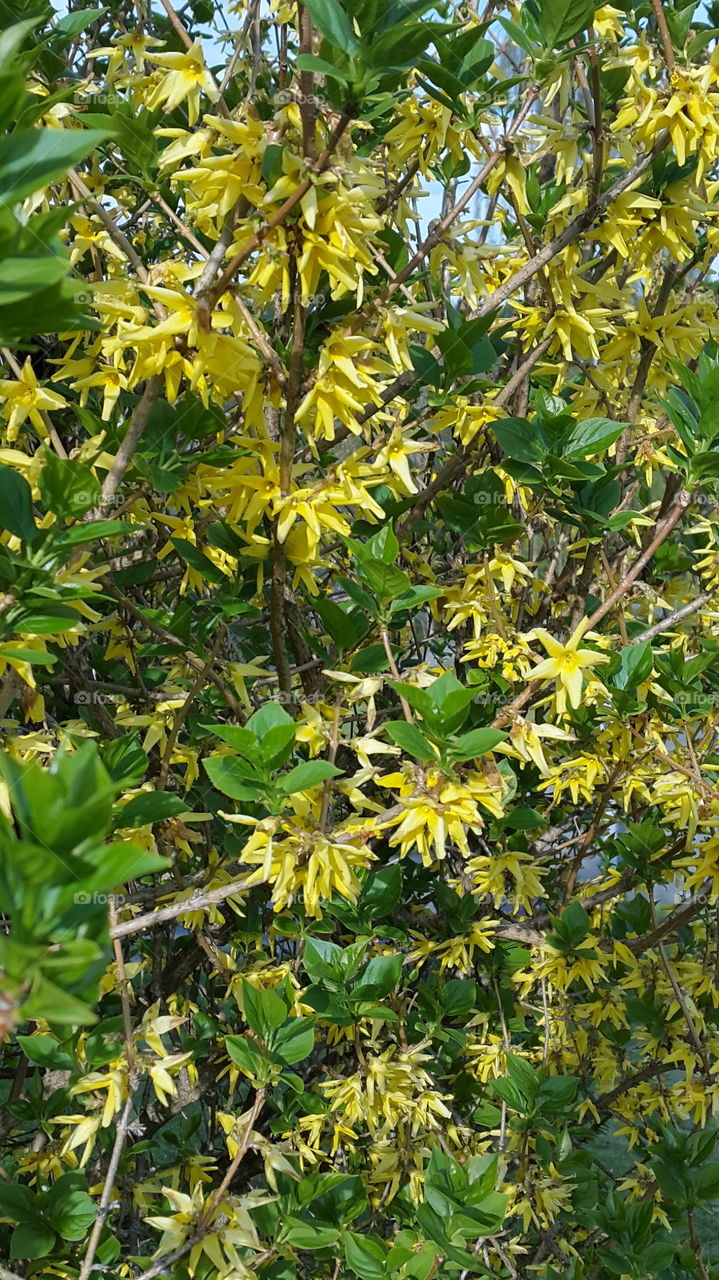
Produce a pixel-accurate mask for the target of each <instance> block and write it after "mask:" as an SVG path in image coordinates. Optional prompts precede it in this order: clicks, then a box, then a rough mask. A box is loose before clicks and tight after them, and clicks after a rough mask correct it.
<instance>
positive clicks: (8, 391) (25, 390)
mask: <svg viewBox="0 0 719 1280" xmlns="http://www.w3.org/2000/svg"><path fill="white" fill-rule="evenodd" d="M0 398H2V399H3V400H4V401H5V403H4V405H3V408H2V414H3V417H4V418H5V419H6V421H7V424H8V427H7V439H8V440H17V437H18V433H19V431H20V428H21V426H22V425H23V423H24V422H25V421H27V419H28V418H29V419H30V421H31V423H32V425H33V426H34V428H35V430H36V431H37V432H39V434H40V435H41V436H42V437H43V439H44V438H45V437H46V436H47V434H48V431H47V427H46V425H45V423H44V422H43V419H42V414H43V412H44V411H47V410H48V409H65V408H67V400H64V399H63V397H62V396H59V395H58V394H57V392H55V391H47V390H46V389H45V388H44V387H41V386H40V385H39V383H38V380H37V378H36V377H35V371H34V369H33V367H32V364H31V361H30V357H29V356H28V358H27V360H26V361H25V363H24V365H23V367H22V370H21V373H20V377H19V378H17V379H15V378H8V379H5V378H4V379H2V380H0Z"/></svg>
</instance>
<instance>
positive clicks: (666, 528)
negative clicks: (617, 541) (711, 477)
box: [586, 492, 691, 631]
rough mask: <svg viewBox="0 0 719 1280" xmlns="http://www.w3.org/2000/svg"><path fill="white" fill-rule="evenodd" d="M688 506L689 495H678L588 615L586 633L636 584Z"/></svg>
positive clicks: (689, 502) (689, 503)
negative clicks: (615, 583) (618, 579)
mask: <svg viewBox="0 0 719 1280" xmlns="http://www.w3.org/2000/svg"><path fill="white" fill-rule="evenodd" d="M690 505H691V495H690V494H688V493H684V492H683V493H680V495H679V497H678V498H677V501H676V502H675V503H674V506H673V507H672V508H671V510H670V511H669V513H668V515H667V516H665V518H664V520H662V521H661V523H660V524H658V525H657V531H656V533H655V535H654V537H653V538H652V540H651V542H650V543H649V546H648V547H646V548H645V550H644V551H643V552H642V554H641V555H640V556H637V559H636V560H635V561H634V564H633V565H632V567H631V569H630V570H629V572H628V573H626V574H625V575H624V577H623V578H622V581H621V582H620V583H619V584H618V586H616V587H615V588H614V590H613V591H612V592H610V594H609V595H608V597H607V599H606V600H605V601H604V603H603V604H600V605H599V608H598V609H595V610H594V613H592V614H591V615H590V617H589V618H588V620H587V625H586V630H587V631H591V630H592V629H593V628H594V627H595V626H596V625H597V623H598V622H601V620H602V618H604V617H605V616H606V615H607V614H608V613H609V612H610V610H612V609H613V608H614V606H615V604H616V603H617V600H621V598H622V596H624V595H626V594H627V592H628V591H629V589H630V587H632V586H633V585H634V583H635V582H636V580H637V578H638V577H639V575H640V573H641V572H642V569H643V568H644V567H645V565H647V564H648V563H649V561H650V560H651V558H652V556H653V555H654V552H655V551H657V550H658V549H659V547H660V546H661V545H662V543H663V542H666V540H667V538H668V537H669V534H670V533H671V531H672V529H673V528H674V526H675V525H676V524H677V523H678V522H679V520H680V519H681V517H682V516H683V515H684V512H685V511H686V510H687V508H688V507H689V506H690Z"/></svg>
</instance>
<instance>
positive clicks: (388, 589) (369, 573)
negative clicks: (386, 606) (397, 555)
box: [357, 557, 411, 601]
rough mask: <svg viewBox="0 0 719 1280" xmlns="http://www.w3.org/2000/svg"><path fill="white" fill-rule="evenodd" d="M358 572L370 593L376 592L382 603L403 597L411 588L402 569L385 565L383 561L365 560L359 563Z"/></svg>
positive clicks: (369, 558)
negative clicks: (396, 597) (395, 597)
mask: <svg viewBox="0 0 719 1280" xmlns="http://www.w3.org/2000/svg"><path fill="white" fill-rule="evenodd" d="M357 570H358V573H359V575H360V577H361V578H362V579H363V580H364V582H366V583H367V586H368V587H369V589H370V591H374V593H375V595H377V596H378V597H379V599H380V600H382V601H384V600H390V599H391V598H392V597H393V596H401V595H403V594H404V592H405V591H408V590H409V588H410V586H411V583H410V580H409V578H408V577H407V574H406V573H404V571H403V570H402V569H398V568H397V567H396V566H395V565H393V564H385V563H384V561H383V560H375V559H373V558H371V557H367V558H366V559H365V558H363V559H362V561H360V562H358V565H357Z"/></svg>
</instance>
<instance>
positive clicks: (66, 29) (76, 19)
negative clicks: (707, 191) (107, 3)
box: [51, 9, 105, 47]
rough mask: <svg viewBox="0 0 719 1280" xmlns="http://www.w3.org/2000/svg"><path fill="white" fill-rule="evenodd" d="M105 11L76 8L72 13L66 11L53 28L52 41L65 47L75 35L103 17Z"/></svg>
mask: <svg viewBox="0 0 719 1280" xmlns="http://www.w3.org/2000/svg"><path fill="white" fill-rule="evenodd" d="M104 12H105V10H104V9H74V10H73V12H72V13H66V14H65V17H64V18H60V21H59V22H56V23H55V26H54V27H53V29H52V36H51V40H52V43H53V44H54V45H60V47H64V45H66V44H67V42H68V41H69V40H72V39H73V37H74V36H77V35H79V34H80V32H81V31H84V30H85V29H86V27H89V26H90V24H91V23H93V22H95V21H96V20H97V19H98V18H101V17H102V15H103V13H104Z"/></svg>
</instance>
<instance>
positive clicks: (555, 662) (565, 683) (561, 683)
mask: <svg viewBox="0 0 719 1280" xmlns="http://www.w3.org/2000/svg"><path fill="white" fill-rule="evenodd" d="M586 629H587V619H586V618H584V619H582V621H581V622H580V624H579V626H578V627H577V629H576V631H575V632H574V635H573V636H572V637H571V639H569V640H568V641H567V643H566V644H562V642H561V640H557V639H556V638H555V637H554V636H551V635H550V634H549V632H548V631H545V630H544V629H543V628H541V627H538V628H537V629H536V630H535V631H534V632H532V638H534V637H536V639H537V640H539V641H540V642H541V643H542V644H543V645H544V648H545V649H546V651H547V653H548V654H549V657H548V658H545V659H544V661H543V662H540V663H539V665H538V666H536V667H534V669H533V671H532V673H531V674H532V678H533V679H535V680H536V679H539V680H552V679H553V680H556V681H557V686H558V687H557V694H556V698H557V711H558V712H559V714H560V715H562V714H563V712H564V711H565V710H566V707H567V702H569V706H570V707H578V706H579V704H580V702H581V700H582V682H583V674H582V673H583V672H584V671H586V670H589V671H591V669H592V667H596V666H597V665H598V664H599V663H601V662H609V655H608V654H606V653H595V652H594V650H593V649H580V648H578V645H579V641H580V640H581V639H582V636H583V635H584V633H585V631H586Z"/></svg>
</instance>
